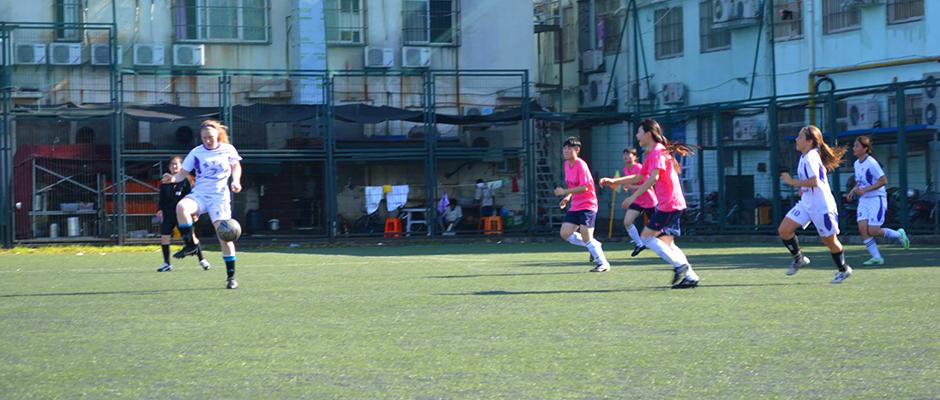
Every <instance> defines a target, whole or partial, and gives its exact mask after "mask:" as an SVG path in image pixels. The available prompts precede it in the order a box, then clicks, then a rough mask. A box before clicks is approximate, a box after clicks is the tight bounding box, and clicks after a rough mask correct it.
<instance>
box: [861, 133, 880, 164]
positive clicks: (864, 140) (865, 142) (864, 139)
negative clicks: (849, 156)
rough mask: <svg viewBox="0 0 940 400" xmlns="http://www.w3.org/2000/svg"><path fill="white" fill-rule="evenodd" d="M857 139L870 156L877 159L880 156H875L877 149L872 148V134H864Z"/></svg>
mask: <svg viewBox="0 0 940 400" xmlns="http://www.w3.org/2000/svg"><path fill="white" fill-rule="evenodd" d="M855 141H856V142H858V144H860V145H862V147H864V148H865V153H868V156H869V157H872V158H875V159H877V158H878V157H875V150H874V149H872V148H871V146H872V145H871V136H867V135H862V136H859V137H857V138H855Z"/></svg>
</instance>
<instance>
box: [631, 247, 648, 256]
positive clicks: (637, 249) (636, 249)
mask: <svg viewBox="0 0 940 400" xmlns="http://www.w3.org/2000/svg"><path fill="white" fill-rule="evenodd" d="M643 250H646V246H639V245H638V246H636V247H634V248H633V253H630V257H636V256H638V255H639V254H640V253H642V252H643Z"/></svg>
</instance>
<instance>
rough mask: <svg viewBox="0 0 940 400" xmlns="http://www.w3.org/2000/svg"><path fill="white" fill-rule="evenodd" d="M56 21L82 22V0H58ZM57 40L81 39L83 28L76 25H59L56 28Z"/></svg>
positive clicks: (63, 22) (64, 22)
mask: <svg viewBox="0 0 940 400" xmlns="http://www.w3.org/2000/svg"><path fill="white" fill-rule="evenodd" d="M55 22H56V23H57V24H80V23H82V0H56V1H55ZM55 38H56V40H63V41H73V40H74V41H80V40H82V30H81V28H79V27H75V26H58V27H56V30H55Z"/></svg>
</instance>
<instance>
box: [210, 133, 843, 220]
mask: <svg viewBox="0 0 940 400" xmlns="http://www.w3.org/2000/svg"><path fill="white" fill-rule="evenodd" d="M798 168H799V171H798V173H799V179H801V180H805V179H810V178H814V177H815V178H816V186H815V187H801V188H800V191H801V192H802V195H801V196H800V204H802V205H803V208H804V209H805V210H806V211H807V212H809V213H811V214H813V215H818V214H825V213H829V212H835V211H836V199H835V198H834V197H832V189H830V188H829V178H828V177H826V167H825V166H823V163H822V159H821V158H819V149H812V150H810V151H808V152H806V154H804V155H802V156H800V165H799V167H798ZM197 183H198V182H197Z"/></svg>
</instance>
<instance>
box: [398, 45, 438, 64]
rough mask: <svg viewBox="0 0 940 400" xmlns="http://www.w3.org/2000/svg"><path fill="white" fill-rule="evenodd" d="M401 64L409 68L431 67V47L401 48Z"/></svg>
mask: <svg viewBox="0 0 940 400" xmlns="http://www.w3.org/2000/svg"><path fill="white" fill-rule="evenodd" d="M401 66H402V67H407V68H428V67H430V66H431V48H430V47H411V46H403V47H402V48H401Z"/></svg>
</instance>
